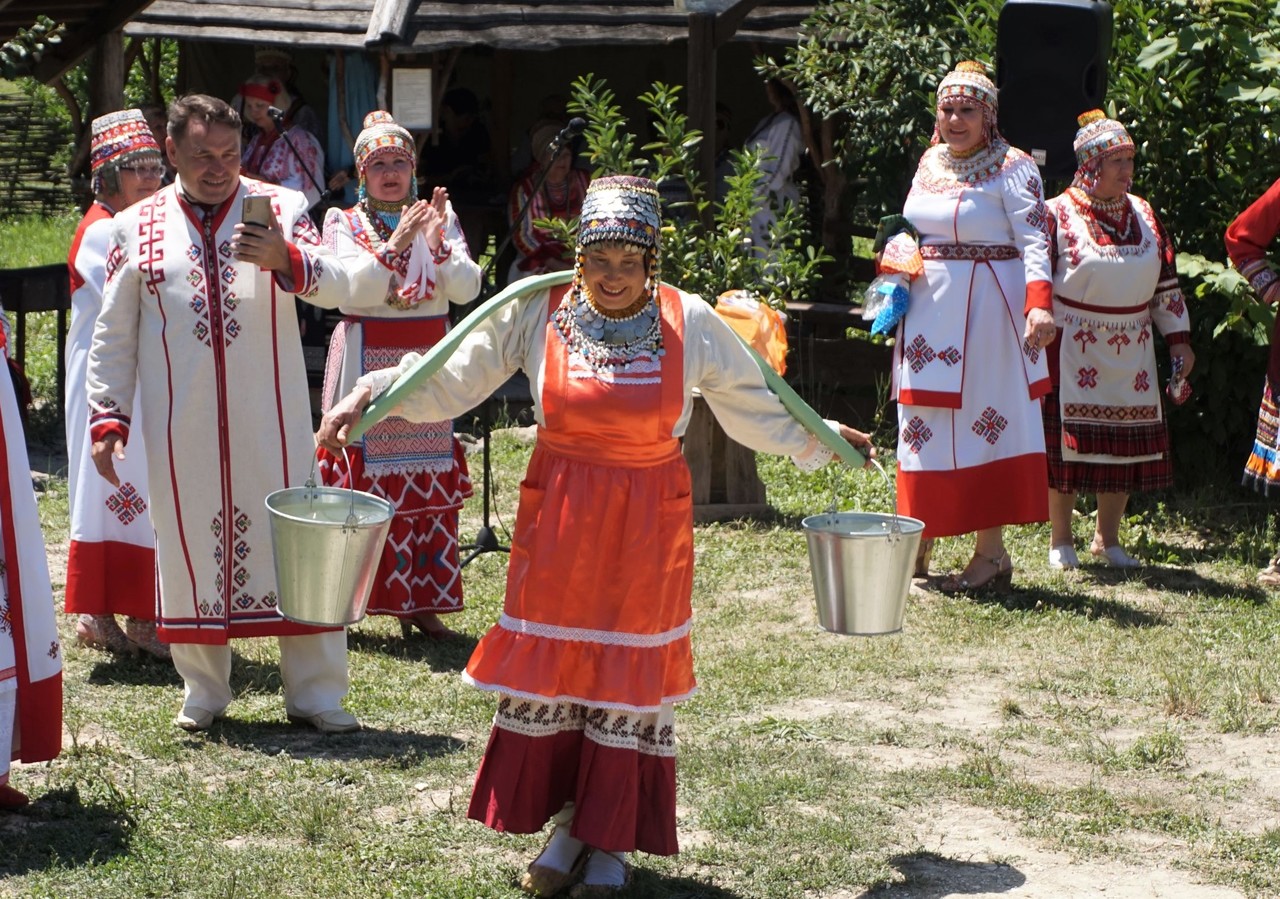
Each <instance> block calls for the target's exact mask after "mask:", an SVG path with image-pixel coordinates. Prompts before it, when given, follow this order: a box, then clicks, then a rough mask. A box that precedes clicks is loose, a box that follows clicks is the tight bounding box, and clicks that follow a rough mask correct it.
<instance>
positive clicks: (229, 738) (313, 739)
mask: <svg viewBox="0 0 1280 899" xmlns="http://www.w3.org/2000/svg"><path fill="white" fill-rule="evenodd" d="M191 739H192V741H193V742H197V743H198V742H199V741H201V740H206V739H207V740H209V741H211V742H217V743H222V744H224V745H226V746H234V747H235V748H237V749H244V750H252V751H256V752H261V753H262V754H263V755H280V754H281V753H284V754H286V755H288V756H289V757H290V758H295V759H328V760H345V759H350V760H365V761H369V760H376V761H386V762H391V763H393V764H394V765H396V766H398V767H403V768H411V767H414V766H416V765H418V764H420V763H421V762H423V761H426V760H427V759H438V758H443V757H444V756H447V755H452V754H453V753H455V752H460V751H462V750H463V749H464V748H466V745H467V744H466V743H465V742H464V741H463V740H459V739H458V738H457V737H452V736H449V735H448V734H424V733H418V732H416V731H401V730H381V729H378V728H372V727H365V728H363V729H362V730H359V731H356V732H355V733H350V734H322V733H320V732H319V731H317V730H315V729H313V728H312V727H310V726H308V725H303V724H293V723H287V724H277V723H275V722H257V721H255V722H249V721H237V720H236V719H235V718H221V719H219V720H217V721H215V722H214V724H213V727H211V728H209V730H208V732H207V736H205V737H200V736H193V737H192V738H191Z"/></svg>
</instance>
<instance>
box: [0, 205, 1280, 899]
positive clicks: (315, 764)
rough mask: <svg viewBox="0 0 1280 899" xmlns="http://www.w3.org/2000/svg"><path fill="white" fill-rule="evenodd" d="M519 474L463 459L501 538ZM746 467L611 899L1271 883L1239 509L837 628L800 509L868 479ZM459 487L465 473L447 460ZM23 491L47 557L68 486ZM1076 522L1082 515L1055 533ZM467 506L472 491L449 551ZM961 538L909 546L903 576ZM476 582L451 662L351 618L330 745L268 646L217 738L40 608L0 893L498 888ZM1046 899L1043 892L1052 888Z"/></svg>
mask: <svg viewBox="0 0 1280 899" xmlns="http://www.w3.org/2000/svg"><path fill="white" fill-rule="evenodd" d="M66 224H67V223H63V225H61V226H59V225H56V224H55V225H52V226H49V227H51V228H52V229H53V230H51V231H49V232H47V234H46V236H45V238H38V239H37V238H31V237H25V238H23V239H22V240H20V241H17V243H21V244H23V245H24V246H26V247H28V248H29V247H35V246H39V247H42V248H43V250H42V251H43V252H46V253H49V254H53V258H52V260H51V259H50V258H49V256H24V257H22V258H21V259H20V260H18V257H17V256H15V255H13V254H14V253H16V252H18V251H17V250H15V248H14V246H13V244H14V243H15V242H14V241H11V240H8V239H4V235H6V234H12V233H13V232H12V231H11V230H8V229H10V228H11V227H19V226H5V225H0V252H3V253H5V254H8V255H5V256H3V257H0V258H3V260H5V261H4V262H3V263H0V264H7V265H15V264H24V265H25V264H37V263H41V262H46V261H59V260H60V259H61V258H64V257H65V250H66V248H65V243H64V244H63V245H61V246H60V247H58V248H57V252H56V253H54V249H53V248H52V247H51V246H50V245H52V244H53V243H56V242H57V241H58V240H59V238H58V237H57V235H58V234H62V235H63V238H62V239H64V240H69V237H70V230H69V228H67V227H66ZM70 224H74V223H73V222H72V223H70ZM20 227H21V228H22V229H26V230H23V231H22V233H24V234H28V235H30V234H40V233H45V232H42V231H41V230H40V229H41V228H43V227H44V226H38V227H37V226H35V225H32V224H30V223H28V224H25V225H22V226H20ZM60 228H61V229H62V230H59V229H60ZM15 260H18V261H15ZM51 347H52V329H51V325H50V326H49V329H48V330H47V331H44V330H41V331H39V332H35V331H34V330H33V336H32V343H31V357H30V358H29V367H31V368H33V369H34V370H35V371H37V372H39V371H43V370H44V369H43V368H41V366H45V367H49V371H51V370H52V369H51V367H50V366H51V356H52V349H51ZM51 380H52V379H51V376H50V377H49V378H48V379H47V383H51ZM36 383H37V391H38V392H41V391H46V392H45V393H44V395H43V398H45V399H46V400H48V399H49V396H48V392H47V388H46V386H45V385H46V379H45V378H44V377H43V376H40V377H38V378H37V379H36ZM528 453H529V449H528V447H526V446H524V445H522V444H520V443H518V442H517V441H515V440H514V439H511V438H510V437H509V436H503V437H500V438H499V439H497V440H495V443H494V470H495V487H496V490H495V496H494V509H495V514H496V516H497V523H498V524H499V531H500V532H502V529H503V527H506V528H509V527H510V526H511V524H512V521H513V518H514V512H515V503H516V499H517V495H518V484H519V482H520V479H521V476H522V473H523V469H524V465H525V463H526V461H527V458H528ZM45 455H47V454H41V453H40V452H37V453H36V454H34V455H33V464H34V466H35V467H37V468H45V467H47V465H46V464H45V463H44V462H43V459H44V458H45ZM760 468H761V474H762V477H763V479H764V480H765V482H766V484H767V485H768V489H769V497H770V502H771V504H772V506H773V507H774V509H775V510H776V515H775V516H774V517H773V518H771V519H769V520H766V521H758V522H731V523H723V524H715V525H707V526H703V527H699V528H698V529H697V531H696V533H695V551H696V553H697V567H696V571H695V578H694V608H695V616H696V618H695V629H694V652H695V658H696V668H697V674H698V679H699V683H700V686H701V691H700V692H699V693H698V694H697V695H696V696H695V697H694V698H693V699H692V700H690V701H689V702H688V703H686V704H684V705H683V706H682V707H681V709H680V711H679V712H678V715H677V721H678V723H677V735H678V746H679V750H678V752H679V755H678V778H679V780H678V795H677V800H678V805H679V836H680V840H681V844H682V847H683V851H682V852H681V854H680V855H679V856H677V857H675V858H671V859H657V858H649V857H641V858H640V859H638V860H637V861H638V872H637V878H636V884H637V889H636V894H637V895H640V896H653V897H691V896H703V897H717V899H729V897H741V899H755V897H760V899H773V897H834V896H846V895H848V896H853V895H860V894H861V892H862V891H863V890H864V889H868V888H874V887H896V885H904V887H903V888H904V889H911V888H912V885H913V883H915V882H916V880H918V879H919V878H921V877H923V876H924V875H922V874H920V873H919V869H918V867H917V866H918V865H924V866H925V867H928V868H929V870H934V871H936V870H937V869H938V867H939V866H943V867H944V868H945V869H946V870H954V872H955V877H956V883H955V884H953V886H954V891H955V892H957V893H959V892H965V891H966V890H965V889H962V886H963V884H964V883H965V882H967V881H965V878H966V877H971V876H972V875H973V871H974V870H977V869H979V868H981V864H979V863H990V865H992V866H994V868H998V869H1000V870H1005V871H1010V872H1012V873H1014V874H1016V873H1017V866H1018V865H1019V864H1020V863H1021V861H1020V860H1021V859H1023V858H1025V857H1026V856H1027V855H1028V854H1030V853H1045V854H1046V855H1045V856H1044V857H1045V858H1050V859H1055V860H1057V861H1056V862H1055V863H1056V864H1058V865H1062V864H1065V863H1064V862H1062V861H1061V859H1063V858H1066V859H1068V860H1073V861H1075V862H1079V863H1082V864H1084V863H1092V864H1099V865H1107V866H1111V867H1113V868H1114V869H1115V870H1118V871H1123V870H1130V869H1132V870H1147V869H1150V868H1155V867H1159V868H1162V869H1165V870H1169V871H1173V872H1175V873H1180V874H1181V876H1183V877H1184V878H1185V882H1186V883H1187V884H1192V883H1194V882H1208V883H1215V884H1221V885H1224V886H1228V887H1231V888H1233V889H1235V890H1237V891H1239V892H1241V893H1242V894H1244V895H1246V896H1250V897H1271V896H1276V895H1280V828H1277V827H1276V824H1275V822H1276V821H1277V813H1278V811H1280V778H1278V777H1277V775H1276V774H1275V772H1274V766H1271V767H1270V768H1268V767H1267V766H1266V765H1265V764H1252V763H1251V761H1252V760H1253V759H1255V758H1258V757H1259V756H1261V755H1262V754H1264V753H1266V752H1269V751H1270V752H1273V751H1274V750H1273V749H1268V747H1270V746H1273V745H1274V740H1275V738H1276V735H1277V731H1280V703H1278V702H1277V697H1280V612H1278V611H1277V608H1276V606H1275V604H1274V603H1273V601H1272V597H1271V596H1270V595H1268V594H1267V593H1265V592H1264V591H1262V590H1260V589H1259V588H1257V586H1256V585H1255V584H1254V583H1253V574H1254V571H1255V570H1256V569H1257V568H1258V567H1261V566H1262V565H1263V564H1265V562H1266V560H1267V558H1268V557H1269V555H1270V553H1271V552H1272V551H1273V550H1274V548H1275V547H1276V545H1277V543H1278V542H1280V536H1278V535H1277V532H1276V528H1275V525H1274V523H1273V522H1272V521H1271V519H1270V517H1269V515H1268V509H1267V506H1266V505H1265V504H1263V503H1261V502H1257V501H1254V500H1253V499H1252V498H1251V497H1250V496H1249V495H1248V494H1245V493H1243V492H1228V493H1224V494H1215V493H1211V492H1201V493H1195V494H1187V495H1163V496H1158V497H1145V498H1141V497H1140V498H1136V499H1135V501H1134V503H1133V509H1132V510H1131V514H1130V515H1129V517H1128V519H1127V520H1126V521H1125V523H1124V526H1123V529H1122V533H1121V536H1122V539H1123V540H1124V541H1125V543H1126V545H1127V546H1128V547H1129V548H1130V549H1131V550H1132V551H1134V552H1136V553H1137V554H1139V555H1141V556H1142V557H1143V558H1144V559H1145V560H1147V561H1148V562H1149V563H1150V564H1149V565H1148V566H1147V567H1145V568H1142V569H1138V570H1137V571H1134V572H1118V571H1112V570H1109V569H1105V568H1101V567H1098V566H1093V565H1090V564H1088V563H1087V560H1086V567H1084V568H1083V569H1081V570H1080V571H1077V572H1069V573H1063V572H1053V571H1050V570H1049V569H1048V567H1047V564H1046V558H1045V557H1046V553H1047V546H1048V528H1047V526H1045V525H1041V526H1031V527H1025V528H1017V529H1011V530H1010V531H1009V532H1008V534H1007V539H1008V543H1009V546H1010V550H1011V552H1012V555H1013V557H1014V561H1015V564H1016V565H1017V567H1018V571H1017V574H1016V576H1015V591H1014V592H1013V593H1011V594H1010V595H1008V596H1005V597H978V598H955V597H946V596H943V595H941V594H938V593H932V592H922V593H913V595H912V597H911V599H910V603H909V607H908V610H907V619H906V626H905V629H904V630H903V632H902V633H901V634H897V635H890V636H883V637H876V638H849V637H839V636H835V635H831V634H826V633H824V632H822V631H820V630H818V629H817V627H816V625H815V614H814V607H813V598H812V588H811V585H810V581H809V568H808V560H807V557H806V550H805V541H804V538H803V535H802V534H801V533H800V529H799V520H800V519H801V518H802V517H803V516H805V515H808V514H812V513H814V512H816V511H820V510H822V509H824V508H826V507H827V506H828V505H830V504H831V503H832V500H833V497H834V498H835V499H836V501H837V504H838V505H839V507H841V508H862V509H867V510H885V509H887V508H889V507H890V505H891V503H892V493H891V489H890V487H889V486H888V485H886V484H885V483H884V482H883V481H881V480H880V479H879V478H878V477H877V476H875V475H874V474H871V473H863V472H849V471H844V470H839V469H829V470H826V471H823V472H819V473H817V474H815V475H803V474H801V473H799V472H797V471H795V470H794V469H793V468H792V467H791V466H790V464H789V463H788V462H786V461H785V460H779V459H771V458H766V457H760ZM472 469H473V475H474V476H475V478H476V479H477V481H478V480H479V469H480V463H479V459H478V458H473V461H472ZM42 487H43V489H42V491H41V492H40V494H39V508H40V513H41V520H42V525H43V526H44V529H45V534H46V539H47V541H48V543H49V545H50V547H51V548H57V549H58V550H59V551H60V550H61V548H62V547H64V546H65V541H66V534H67V528H68V521H67V499H66V484H65V481H63V480H60V479H59V478H56V477H55V478H53V479H51V480H49V481H47V482H45V483H44V484H43V485H42ZM1091 514H1092V507H1091V505H1090V504H1089V503H1088V502H1087V501H1082V502H1081V503H1080V506H1079V514H1078V516H1077V518H1076V521H1075V536H1076V539H1077V543H1079V544H1082V545H1083V544H1084V543H1085V541H1086V540H1087V538H1088V537H1089V536H1090V535H1091V533H1092V527H1093V523H1092V519H1091V517H1090V516H1091ZM479 515H480V497H479V496H477V497H476V498H475V499H473V500H472V501H471V502H470V503H468V506H467V509H466V510H464V516H463V524H462V533H463V536H464V539H466V538H468V537H469V536H471V535H473V534H474V533H475V531H476V528H477V526H478V524H479ZM971 548H972V544H971V542H969V541H966V540H962V539H948V540H943V541H940V544H939V546H938V547H937V549H936V550H935V554H934V567H935V569H936V570H939V571H946V570H951V569H955V568H958V567H959V566H961V565H963V564H964V562H965V560H967V558H968V556H969V553H970V551H971ZM504 575H505V556H501V555H496V554H495V555H487V556H484V557H481V558H480V559H479V560H478V561H477V562H476V563H475V564H473V565H471V566H470V567H468V568H467V570H466V576H465V590H466V600H467V610H466V611H465V612H463V613H461V614H460V615H458V616H455V619H456V620H455V621H452V622H451V624H452V625H453V626H454V627H455V628H460V629H461V630H462V631H464V632H465V633H466V634H467V635H468V638H467V639H466V640H464V641H459V642H456V643H449V644H445V645H437V644H432V643H427V642H425V641H422V640H421V639H410V640H408V641H405V640H403V639H402V638H401V637H400V634H399V631H398V629H397V628H395V627H394V626H393V625H392V624H391V623H389V622H387V621H386V620H385V619H381V618H375V619H369V620H366V621H365V622H364V623H362V624H361V625H360V626H359V627H357V628H355V629H353V631H352V632H351V635H350V640H349V644H350V665H351V678H352V681H351V683H352V685H351V694H350V697H349V699H348V705H349V707H350V708H351V710H352V711H353V712H355V713H356V714H357V715H358V716H359V717H360V718H361V720H362V721H363V723H364V724H365V726H366V729H365V730H364V731H363V732H362V733H359V734H355V735H349V736H340V737H322V736H320V735H318V734H315V733H313V732H311V731H308V730H300V729H298V728H295V727H291V726H289V725H288V724H287V723H286V721H285V718H284V709H283V702H282V696H281V684H280V678H279V673H278V669H277V667H276V664H277V660H278V657H277V652H276V648H275V644H274V641H247V642H246V641H241V642H239V643H237V644H236V646H235V650H236V665H235V669H234V673H233V686H234V687H235V689H236V691H237V694H238V695H237V699H236V701H235V703H234V704H233V705H232V707H231V709H230V710H229V713H230V717H229V718H228V719H226V720H225V721H222V722H219V723H218V724H217V725H215V727H214V728H213V729H212V731H210V733H209V734H207V735H205V736H190V735H186V734H183V733H182V732H180V731H177V730H175V729H174V728H173V727H172V725H171V724H170V719H171V718H172V716H173V714H174V713H175V712H176V710H177V708H178V706H179V704H180V699H181V696H180V694H181V687H180V683H179V680H178V678H177V677H176V675H175V674H174V672H173V671H172V669H171V668H170V667H168V666H166V665H162V664H159V663H154V662H149V661H146V660H140V659H128V660H113V659H111V658H109V657H107V656H105V655H102V654H100V653H96V652H91V651H87V650H83V649H81V648H79V647H78V646H76V645H75V643H74V638H73V632H72V627H71V625H70V622H69V620H67V619H65V618H63V619H62V621H61V628H62V637H63V639H64V645H65V653H66V673H65V682H64V686H65V694H66V698H65V706H66V708H65V721H66V733H67V737H66V748H65V749H64V752H63V754H62V756H61V757H60V758H58V759H57V760H55V761H54V762H52V763H51V764H48V765H37V766H29V767H23V768H20V769H18V770H16V772H15V775H14V782H15V784H16V785H17V786H19V787H20V788H23V789H26V790H28V791H29V792H30V793H31V794H32V795H33V796H34V797H35V798H36V800H37V801H36V802H35V804H34V805H33V806H32V807H31V808H30V809H28V810H27V811H25V812H23V813H21V814H17V815H5V816H0V847H3V848H0V896H23V897H26V896H50V897H53V896H57V897H63V896H71V895H84V896H93V897H103V899H111V897H121V899H124V897H130V899H132V897H139V896H164V897H170V896H172V897H209V896H213V897H280V896H289V897H292V896H298V897H303V896H307V897H309V896H317V897H328V896H333V897H339V896H342V897H345V896H352V895H367V896H389V897H400V896H404V897H409V896H415V897H416V896H430V897H446V899H448V897H514V896H518V895H520V894H519V891H518V890H517V889H516V887H515V880H516V878H517V876H518V873H519V871H520V870H521V868H522V867H523V865H524V864H527V862H528V860H529V859H530V858H531V857H532V856H533V855H534V854H535V853H536V852H537V849H538V847H539V845H540V843H541V839H542V838H541V837H538V836H530V837H515V836H509V835H500V834H495V833H493V832H490V831H489V830H487V829H486V828H484V827H482V826H480V825H478V824H475V823H474V822H470V821H468V820H467V819H466V817H465V809H466V805H467V802H468V799H469V791H470V784H471V780H472V778H473V776H474V772H475V768H476V765H477V763H478V761H479V758H480V755H481V753H482V752H483V749H484V745H485V741H486V739H487V735H488V730H489V726H490V722H491V719H492V715H493V705H492V700H491V698H490V697H489V696H487V695H486V694H483V693H480V692H479V691H476V690H474V689H471V688H469V687H467V686H466V685H464V684H463V683H462V681H461V679H460V678H459V677H458V673H459V671H460V670H461V669H462V667H463V666H464V665H465V663H466V660H467V657H468V655H469V652H470V649H471V647H472V646H473V645H474V641H475V640H476V639H478V637H479V636H480V635H481V634H482V633H483V632H484V631H485V629H486V628H487V627H488V626H489V625H490V624H491V623H492V622H493V621H494V620H495V619H496V617H497V615H498V612H499V610H500V607H501V601H502V590H503V585H504V582H505V577H504ZM61 589H62V584H61V583H56V584H55V593H57V594H58V597H57V601H58V603H59V604H60V603H61V598H60V593H61ZM1268 771H1270V772H1271V773H1270V779H1268V777H1267V772H1268ZM940 809H942V810H948V809H950V810H953V814H954V816H955V820H956V821H958V822H965V821H968V820H969V819H970V818H971V817H974V816H977V815H978V814H979V813H981V814H983V815H988V816H995V818H996V819H997V820H998V821H999V822H1001V826H1002V832H1001V834H1000V835H999V838H998V839H991V840H989V841H988V842H987V843H983V844H981V846H982V848H981V849H979V850H974V849H971V848H964V849H953V848H952V847H953V845H954V844H953V843H951V842H947V841H944V842H943V843H942V844H941V846H940V847H939V845H938V843H937V839H936V838H932V839H933V842H929V840H930V839H931V838H929V837H928V833H929V830H928V826H929V825H928V822H929V821H931V820H932V819H933V816H935V815H937V814H939V813H940V812H939V810H940ZM948 826H949V827H951V828H953V829H959V830H960V831H961V833H960V834H957V836H963V835H964V834H965V833H967V831H964V828H965V825H964V824H963V823H953V824H950V825H948ZM973 839H978V837H976V836H973ZM961 845H965V846H968V845H969V844H964V843H961ZM1053 853H1058V854H1056V855H1054V854H1053ZM1044 864H1046V863H1045V862H1044V861H1043V858H1042V860H1041V865H1042V866H1043V865H1044ZM975 866H976V867H975ZM1041 870H1042V871H1043V870H1044V869H1043V867H1042V869H1041ZM192 872H200V873H198V874H193V873H192ZM1061 882H1062V884H1063V891H1064V894H1065V892H1066V891H1067V890H1068V887H1067V886H1066V884H1068V883H1069V882H1071V881H1070V871H1066V872H1064V873H1063V875H1062V881H1061ZM923 884H924V881H923V880H921V881H920V883H919V884H917V886H918V888H919V889H922V890H924V889H935V887H933V886H925V885H923ZM995 891H997V892H998V891H999V890H995ZM913 895H914V893H913ZM1046 895H1047V894H1046ZM1171 895H1172V894H1171ZM1188 895H1194V893H1189V894H1188Z"/></svg>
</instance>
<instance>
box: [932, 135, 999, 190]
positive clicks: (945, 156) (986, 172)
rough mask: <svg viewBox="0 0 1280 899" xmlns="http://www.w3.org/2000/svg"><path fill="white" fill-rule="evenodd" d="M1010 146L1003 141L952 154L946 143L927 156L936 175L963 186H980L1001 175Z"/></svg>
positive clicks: (939, 145)
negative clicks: (950, 179)
mask: <svg viewBox="0 0 1280 899" xmlns="http://www.w3.org/2000/svg"><path fill="white" fill-rule="evenodd" d="M1008 153H1009V145H1008V144H1007V143H1006V142H1004V141H1003V140H996V141H992V142H991V143H989V144H983V145H981V146H979V147H977V148H975V149H974V150H966V151H962V152H960V153H955V152H952V150H951V148H950V147H948V146H947V145H946V144H945V143H943V144H938V145H937V147H936V148H935V149H934V150H933V152H932V153H927V154H926V157H925V158H926V160H928V161H929V162H930V163H931V166H930V167H931V168H933V169H934V173H935V175H943V176H946V177H949V178H952V179H954V180H956V181H958V182H960V183H961V184H979V183H981V182H983V181H986V180H987V179H988V178H992V177H994V176H996V175H998V174H1000V170H1001V169H1002V168H1004V160H1005V157H1006V156H1007V155H1008Z"/></svg>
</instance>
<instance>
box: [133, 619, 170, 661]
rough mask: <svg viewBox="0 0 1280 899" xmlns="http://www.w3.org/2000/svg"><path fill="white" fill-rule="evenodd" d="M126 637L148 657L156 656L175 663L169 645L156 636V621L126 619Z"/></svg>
mask: <svg viewBox="0 0 1280 899" xmlns="http://www.w3.org/2000/svg"><path fill="white" fill-rule="evenodd" d="M124 635H125V636H126V637H128V638H129V642H130V643H132V644H133V645H134V646H136V647H137V648H138V649H141V650H142V651H143V652H145V653H146V654H147V655H150V656H155V657H156V658H157V659H161V660H162V661H165V662H171V661H173V653H172V652H171V651H170V650H169V644H168V643H165V642H164V641H163V640H161V639H160V638H159V637H158V636H156V623H155V622H154V621H147V620H145V619H142V618H126V619H125V620H124Z"/></svg>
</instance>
